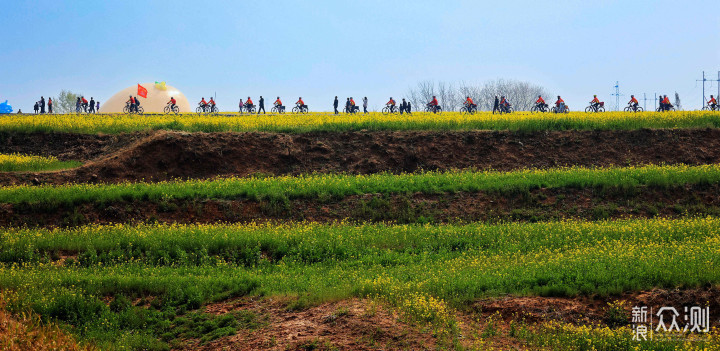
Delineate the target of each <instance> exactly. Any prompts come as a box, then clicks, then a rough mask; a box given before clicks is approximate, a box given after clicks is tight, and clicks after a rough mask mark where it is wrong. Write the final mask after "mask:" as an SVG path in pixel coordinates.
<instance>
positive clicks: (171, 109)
mask: <svg viewBox="0 0 720 351" xmlns="http://www.w3.org/2000/svg"><path fill="white" fill-rule="evenodd" d="M171 112H172V113H174V114H178V113H180V107H179V106H178V105H175V106H173V105H172V104H171V103H168V104H167V105H165V108H164V109H163V113H165V114H166V115H167V114H170V113H171Z"/></svg>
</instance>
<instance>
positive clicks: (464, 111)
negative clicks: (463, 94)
mask: <svg viewBox="0 0 720 351" xmlns="http://www.w3.org/2000/svg"><path fill="white" fill-rule="evenodd" d="M460 113H470V111H468V108H467V107H462V108H460Z"/></svg>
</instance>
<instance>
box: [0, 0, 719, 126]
mask: <svg viewBox="0 0 720 351" xmlns="http://www.w3.org/2000/svg"><path fill="white" fill-rule="evenodd" d="M0 8H1V9H0V13H1V14H2V17H3V20H2V21H0V34H2V46H0V102H3V101H5V100H9V103H10V105H12V106H13V108H14V109H15V110H17V109H18V108H21V109H23V110H26V111H27V112H30V111H31V110H32V105H33V104H34V102H35V101H37V100H39V98H40V96H41V95H42V96H45V98H47V97H48V96H57V95H58V93H59V92H60V90H61V89H68V90H71V91H73V92H77V93H82V94H83V95H85V97H90V96H92V97H95V98H96V99H97V100H99V101H100V102H101V104H102V101H105V100H107V99H108V98H110V97H111V96H112V95H113V94H115V93H116V92H118V91H120V90H122V89H124V88H127V87H129V86H133V85H135V84H137V83H142V82H154V81H165V82H167V84H169V85H172V86H174V87H176V88H178V89H179V90H180V91H182V92H183V93H184V94H185V96H186V97H187V98H188V100H190V102H191V104H193V103H194V102H197V101H199V100H200V98H201V97H205V98H208V97H210V96H211V95H216V96H217V102H218V105H219V107H220V109H221V110H227V111H234V110H236V109H237V102H238V99H239V98H241V97H242V98H243V99H245V98H246V97H247V96H251V97H252V98H253V100H255V102H257V98H258V96H260V95H262V96H264V97H265V99H266V100H268V101H266V105H267V104H270V102H271V101H274V98H275V97H276V96H280V97H282V99H283V101H284V103H285V105H292V103H293V102H294V101H295V100H296V99H297V98H298V97H300V96H302V97H303V100H304V101H305V103H306V104H308V105H309V106H310V109H311V110H314V111H327V110H331V109H332V100H333V98H334V97H335V96H336V95H337V96H339V97H340V98H341V99H344V98H345V97H349V96H352V97H354V98H355V99H356V101H358V100H359V99H360V98H361V97H362V96H367V97H368V98H369V99H370V107H371V108H372V107H374V108H379V107H380V106H382V105H383V104H384V103H385V102H386V101H387V99H388V97H390V96H392V97H394V98H395V99H396V100H397V99H399V98H402V97H403V96H404V95H406V93H407V91H408V89H409V88H410V87H412V86H415V85H417V83H418V82H420V81H424V80H431V81H445V82H460V81H464V82H465V83H468V84H482V83H483V82H485V81H488V80H493V79H498V78H505V79H516V80H522V81H528V82H531V83H535V84H538V85H541V86H543V87H545V88H547V90H548V91H550V92H552V93H554V94H555V95H558V94H559V95H562V96H563V98H564V100H565V101H566V102H567V103H568V105H569V106H570V107H571V108H572V109H582V108H584V107H585V106H587V102H588V101H590V100H591V99H592V95H593V94H597V95H598V97H599V98H600V99H601V100H604V101H606V103H607V104H609V105H611V106H614V101H615V98H614V97H613V96H611V94H612V93H613V92H614V86H615V82H616V81H619V82H620V92H621V94H623V95H624V96H622V97H621V98H622V101H621V105H622V106H624V105H625V104H626V102H627V101H628V100H629V98H630V94H635V95H636V96H637V97H639V98H642V97H643V93H646V94H647V95H648V96H649V97H654V94H655V93H660V94H668V95H674V93H675V92H678V93H679V94H680V97H681V99H682V102H683V107H684V108H685V109H697V108H700V107H701V103H702V82H697V81H696V80H697V79H701V78H702V71H703V70H704V71H706V73H707V75H708V77H709V79H715V80H717V79H718V71H720V19H719V18H718V13H719V12H718V11H720V10H719V9H718V8H719V7H718V4H717V2H716V1H693V0H690V1H662V0H661V1H652V2H650V1H602V0H598V1H592V2H591V1H562V0H560V1H518V0H506V1H502V2H486V1H453V0H446V1H399V0H396V1H380V0H364V1H343V0H329V1H326V0H322V1H282V0H277V1H205V2H196V1H184V0H177V1H172V2H168V1H152V0H146V1H97V0H95V1H58V0H53V1H46V0H35V1H4V2H3V4H2V5H0ZM706 88H707V89H708V91H707V92H706V95H707V97H708V98H709V95H710V94H711V93H712V94H716V92H717V89H718V83H717V82H712V85H711V83H710V82H708V83H706ZM441 103H442V102H441ZM640 103H641V106H642V104H643V101H641V102H640ZM653 105H654V101H648V106H653Z"/></svg>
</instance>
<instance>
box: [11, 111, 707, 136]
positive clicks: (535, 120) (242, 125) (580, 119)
mask: <svg viewBox="0 0 720 351" xmlns="http://www.w3.org/2000/svg"><path fill="white" fill-rule="evenodd" d="M705 127H720V119H719V118H718V114H717V113H716V112H708V111H679V112H668V113H656V112H644V113H631V112H609V113H602V114H588V113H584V112H571V113H569V114H531V113H514V114H503V115H496V114H492V113H489V112H480V113H477V114H474V115H467V114H461V113H458V112H446V113H442V114H432V113H422V112H419V113H413V114H411V115H407V114H405V115H383V114H380V113H368V114H352V115H334V114H330V113H311V114H307V115H290V114H287V115H232V114H230V115H221V116H198V115H196V114H182V115H124V114H98V115H87V116H78V115H75V114H67V115H40V116H37V115H19V116H17V115H8V116H5V117H1V118H0V131H18V132H74V133H86V134H95V133H123V132H133V131H148V130H181V131H188V132H223V131H236V132H247V131H261V132H291V133H299V132H309V131H332V132H340V131H359V130H368V131H386V130H519V131H538V130H597V129H603V130H630V129H640V128H705Z"/></svg>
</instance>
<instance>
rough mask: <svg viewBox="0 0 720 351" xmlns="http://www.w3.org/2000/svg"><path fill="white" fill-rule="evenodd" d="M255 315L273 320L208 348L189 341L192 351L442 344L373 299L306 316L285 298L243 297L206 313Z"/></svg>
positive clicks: (211, 307) (402, 347) (408, 347)
mask: <svg viewBox="0 0 720 351" xmlns="http://www.w3.org/2000/svg"><path fill="white" fill-rule="evenodd" d="M238 310H249V311H252V312H254V313H256V314H257V315H261V316H267V318H268V319H269V320H268V325H267V326H265V327H263V328H261V329H260V330H254V331H247V330H241V331H240V332H239V333H238V334H236V335H234V336H230V337H226V338H222V339H218V340H216V341H213V342H210V343H207V344H205V345H198V343H197V342H192V341H190V342H188V343H187V344H186V345H185V347H183V349H186V350H338V349H339V350H434V349H435V345H436V340H435V339H434V337H433V336H432V334H431V333H429V332H428V331H425V330H422V329H421V328H420V327H418V326H415V325H413V324H411V323H409V322H408V321H404V320H403V319H402V318H400V316H398V314H397V313H395V312H394V311H392V310H390V309H388V308H385V307H384V306H381V305H376V304H375V303H373V302H371V301H369V300H361V299H350V300H344V301H336V302H328V303H323V304H321V305H319V306H313V307H310V308H307V309H304V310H300V311H292V310H288V308H287V302H286V301H283V300H282V299H262V300H253V299H250V298H243V299H238V300H233V301H228V302H224V303H218V304H212V305H209V306H207V307H206V308H205V312H207V313H212V314H224V313H228V312H232V311H238Z"/></svg>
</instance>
